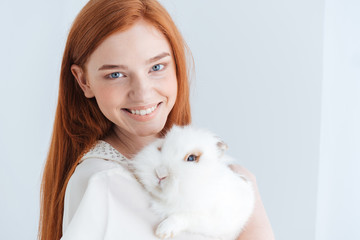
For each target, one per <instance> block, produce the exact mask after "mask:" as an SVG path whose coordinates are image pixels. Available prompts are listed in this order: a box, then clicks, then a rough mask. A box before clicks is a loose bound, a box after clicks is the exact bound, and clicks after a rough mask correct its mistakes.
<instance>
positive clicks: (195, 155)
mask: <svg viewBox="0 0 360 240" xmlns="http://www.w3.org/2000/svg"><path fill="white" fill-rule="evenodd" d="M201 154H202V152H200V151H195V152H194V151H191V153H188V154H187V155H186V156H185V157H184V161H185V162H199V159H200V156H201Z"/></svg>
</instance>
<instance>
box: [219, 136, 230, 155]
mask: <svg viewBox="0 0 360 240" xmlns="http://www.w3.org/2000/svg"><path fill="white" fill-rule="evenodd" d="M216 146H217V147H218V149H219V152H220V157H221V156H222V155H223V154H224V153H225V151H226V150H228V148H229V147H228V145H227V144H226V143H225V142H224V141H222V140H221V139H219V142H217V144H216Z"/></svg>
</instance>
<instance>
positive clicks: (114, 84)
mask: <svg viewBox="0 0 360 240" xmlns="http://www.w3.org/2000/svg"><path fill="white" fill-rule="evenodd" d="M187 70H188V69H187V65H186V45H185V42H184V41H183V39H182V37H181V35H180V33H179V31H178V30H177V28H176V26H175V25H174V23H173V21H172V20H171V18H170V16H169V15H168V13H167V12H166V10H165V9H164V8H163V7H162V6H161V5H160V4H159V3H158V2H157V1H156V0H91V1H90V2H89V3H88V4H87V5H86V6H85V7H84V8H83V9H82V11H81V12H80V13H79V15H78V16H77V18H76V19H75V21H74V24H73V26H72V28H71V30H70V33H69V36H68V40H67V44H66V47H65V51H64V57H63V61H62V67H61V76H60V87H59V99H58V107H57V111H56V117H55V123H54V131H53V136H52V141H51V146H50V151H49V154H48V158H47V162H46V166H45V170H44V175H43V181H42V198H41V199H42V204H41V218H40V230H39V237H40V239H60V238H61V236H63V239H89V238H90V239H104V238H106V239H113V238H114V239H115V236H116V237H120V238H119V239H152V238H154V236H153V231H152V229H153V227H154V226H155V225H156V223H158V219H157V217H156V216H155V215H153V214H152V213H151V212H150V210H149V209H148V208H147V205H146V203H147V199H146V194H145V193H144V192H143V191H142V189H141V187H140V185H139V184H137V182H136V181H134V179H133V178H132V177H131V175H130V174H129V172H128V171H127V170H126V166H125V165H126V164H125V163H126V161H124V160H126V159H131V157H132V156H133V155H134V154H136V153H137V152H138V151H139V150H140V149H142V147H144V146H145V145H146V144H148V143H150V142H151V141H153V140H154V139H155V138H157V137H159V136H161V135H162V134H164V133H165V132H166V130H167V129H169V128H170V127H171V126H172V125H173V124H177V125H187V124H189V123H190V122H191V114H190V105H189V86H188V76H187ZM99 140H100V141H99ZM124 164H125V165H124ZM232 168H233V170H234V171H237V172H240V173H242V174H245V175H247V176H248V177H249V178H251V179H252V181H253V182H254V185H255V178H254V177H253V176H252V175H251V174H250V173H249V172H247V171H246V170H245V169H243V168H241V167H240V166H232ZM114 183H115V185H114ZM255 186H256V185H255ZM256 193H257V199H258V201H257V204H256V208H255V212H254V214H253V216H252V218H251V219H250V221H249V223H248V225H247V227H246V230H245V231H244V232H243V233H242V234H241V236H239V239H252V240H254V239H255V240H256V239H273V234H272V230H271V227H270V224H269V221H268V219H267V217H266V213H265V210H264V208H263V206H262V204H261V200H260V198H259V196H258V192H257V191H256ZM109 196H110V197H109ZM111 199H116V203H110V200H111ZM114 204H115V205H114ZM110 206H111V207H110ZM116 213H118V214H116ZM178 239H202V238H201V237H200V236H190V235H186V233H185V234H184V235H182V236H179V238H178Z"/></svg>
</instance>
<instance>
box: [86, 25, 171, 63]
mask: <svg viewBox="0 0 360 240" xmlns="http://www.w3.org/2000/svg"><path fill="white" fill-rule="evenodd" d="M163 52H168V53H170V55H172V54H171V53H172V51H171V47H170V44H169V42H168V40H167V39H166V38H165V36H164V35H163V34H162V33H161V32H160V31H159V30H158V29H157V28H155V27H154V26H153V25H151V24H150V23H148V22H146V21H144V20H140V21H138V22H136V23H135V24H134V25H133V26H131V27H130V28H128V29H127V30H125V31H118V32H115V33H113V34H111V35H110V36H109V37H107V38H106V39H105V40H104V41H103V42H102V43H101V44H100V45H99V46H98V47H97V48H96V49H95V51H94V52H93V53H92V54H91V55H90V57H89V60H88V62H89V65H99V64H103V63H104V61H105V62H107V63H116V64H119V63H120V64H132V63H139V62H144V61H146V60H148V59H150V58H152V57H154V56H156V55H158V54H159V53H163Z"/></svg>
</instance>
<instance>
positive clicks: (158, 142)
mask: <svg viewBox="0 0 360 240" xmlns="http://www.w3.org/2000/svg"><path fill="white" fill-rule="evenodd" d="M164 142H165V140H164V139H163V138H158V139H157V140H156V142H155V143H154V144H155V146H156V148H157V150H159V152H161V150H162V147H163V145H164Z"/></svg>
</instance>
